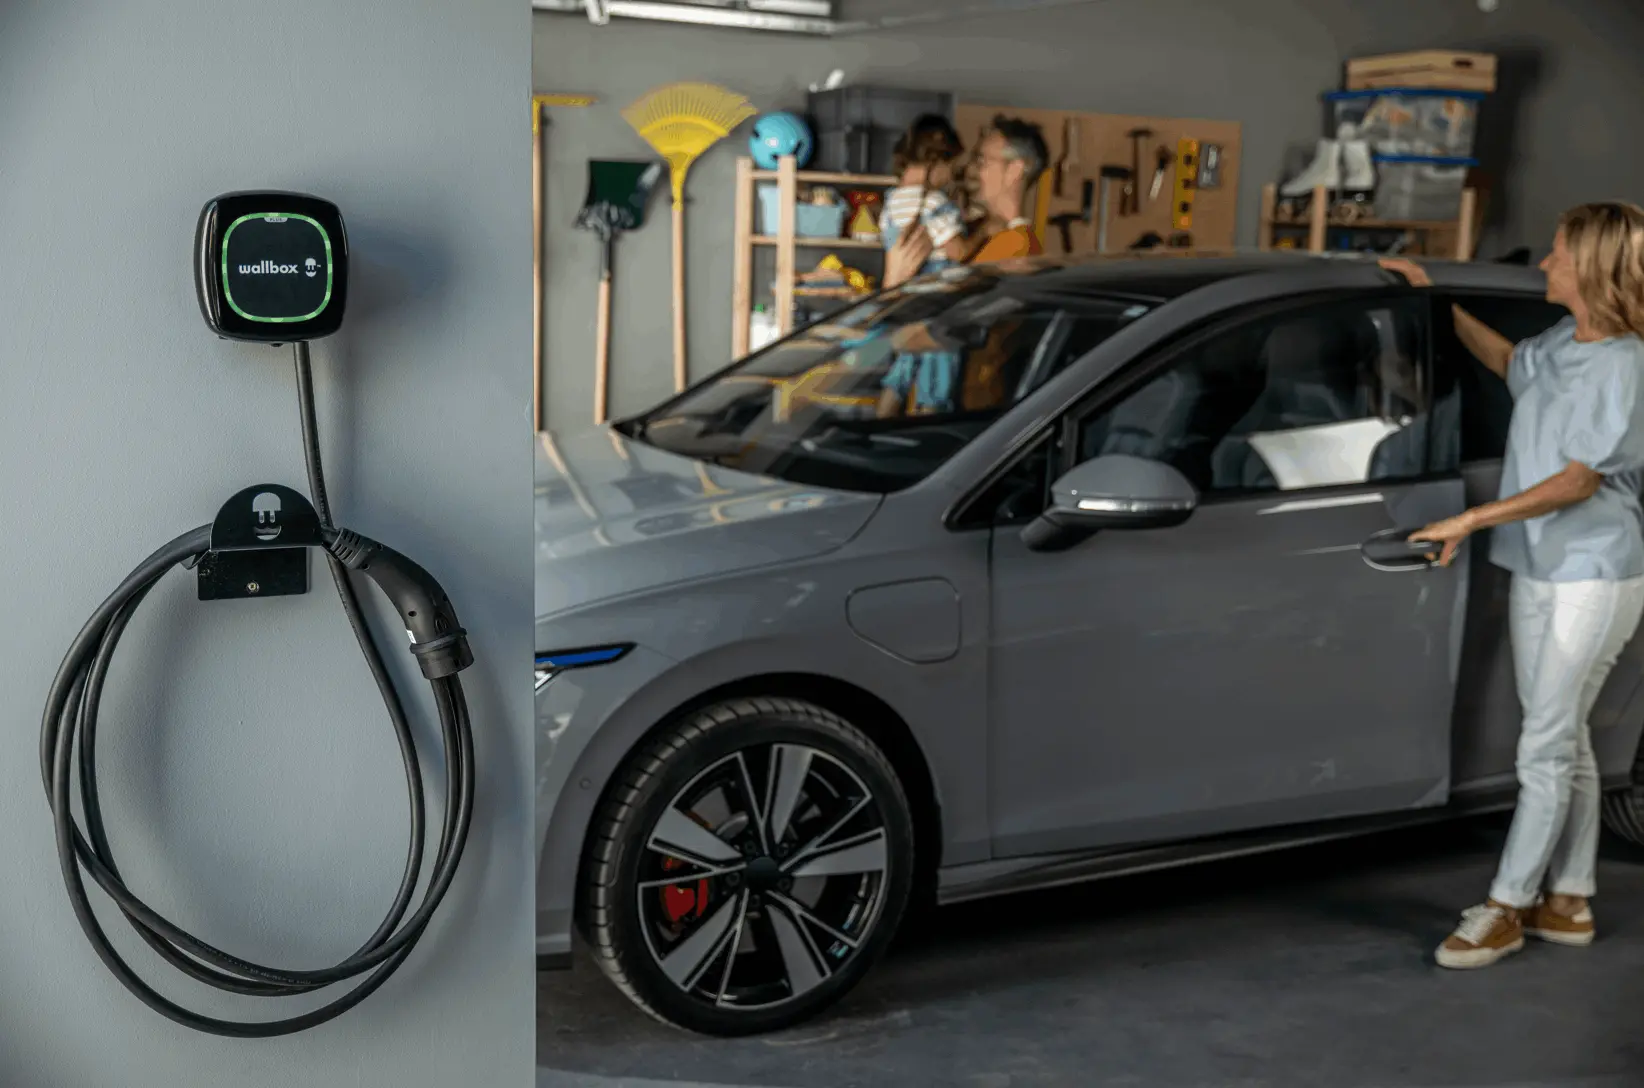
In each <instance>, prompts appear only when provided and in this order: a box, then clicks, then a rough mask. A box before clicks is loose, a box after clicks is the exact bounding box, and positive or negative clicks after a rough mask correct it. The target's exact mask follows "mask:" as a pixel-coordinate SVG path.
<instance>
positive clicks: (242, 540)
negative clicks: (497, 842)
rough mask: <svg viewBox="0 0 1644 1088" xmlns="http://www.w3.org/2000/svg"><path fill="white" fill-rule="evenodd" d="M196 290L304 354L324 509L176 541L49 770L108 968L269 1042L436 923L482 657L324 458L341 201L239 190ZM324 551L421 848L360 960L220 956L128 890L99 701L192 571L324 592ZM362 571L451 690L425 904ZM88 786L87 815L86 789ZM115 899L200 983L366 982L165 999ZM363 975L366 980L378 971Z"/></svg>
mask: <svg viewBox="0 0 1644 1088" xmlns="http://www.w3.org/2000/svg"><path fill="white" fill-rule="evenodd" d="M194 274H195V283H196V287H197V288H198V292H199V298H200V309H201V312H202V313H203V314H204V315H205V320H206V324H207V325H209V326H210V327H211V328H212V329H213V330H214V331H215V332H216V333H217V334H218V335H219V336H221V337H224V338H227V339H232V340H244V341H251V342H260V343H267V344H273V345H281V344H291V345H292V348H293V354H294V355H295V360H296V377H297V401H298V408H299V414H300V417H301V424H302V443H303V455H304V461H305V464H306V468H307V474H308V489H309V495H310V496H311V499H310V498H306V497H304V496H303V495H302V494H301V493H300V492H298V491H296V490H295V489H293V488H290V487H286V486H284V485H281V484H273V483H267V484H257V485H254V486H251V487H247V488H243V489H242V490H240V491H239V492H237V493H236V494H235V495H234V496H233V497H232V498H230V499H229V500H228V501H227V502H226V503H224V504H223V506H222V507H221V508H220V509H219V510H218V512H217V516H216V518H215V519H213V521H212V522H211V524H209V525H202V526H200V527H199V528H197V529H191V530H189V531H188V532H186V533H184V534H182V535H181V536H179V537H177V538H175V539H174V540H172V541H171V542H170V543H168V544H165V545H163V546H162V547H161V548H160V549H159V550H157V551H155V552H154V553H153V554H152V555H150V556H149V557H148V558H147V559H145V560H143V562H142V563H141V564H139V565H138V567H137V569H136V570H134V571H132V572H131V574H130V575H129V576H127V578H126V580H125V581H124V582H122V583H121V584H120V586H119V587H118V588H117V589H116V590H115V591H114V593H113V594H111V595H110V596H109V597H108V599H107V600H105V601H104V602H103V603H102V604H101V605H99V606H98V608H97V610H96V611H95V612H94V613H93V614H92V617H91V619H90V620H89V621H88V622H87V623H86V625H85V626H84V627H83V628H82V629H81V631H80V633H79V635H77V636H76V637H75V639H74V642H73V644H72V645H71V646H70V648H69V651H68V655H67V656H66V657H65V658H64V659H63V664H62V666H61V667H60V668H59V669H58V672H57V677H56V679H55V680H54V681H53V682H52V686H51V693H50V695H49V697H48V698H47V702H46V711H45V719H44V722H43V723H42V726H41V734H40V763H41V768H40V769H41V774H42V776H43V778H44V781H45V787H46V797H47V800H48V801H49V802H50V805H51V810H52V815H53V817H54V819H55V822H56V829H57V853H58V859H59V862H60V864H61V866H62V871H63V880H64V882H65V884H66V885H67V887H68V893H69V901H70V903H71V905H72V906H73V909H74V913H75V916H76V917H77V918H78V919H79V922H80V926H81V928H82V929H83V930H84V931H85V934H86V937H87V938H88V939H89V940H90V941H91V944H92V947H93V948H94V949H95V950H96V952H97V955H98V957H99V958H100V959H101V960H102V961H103V963H104V964H105V965H106V966H107V967H108V968H109V970H110V971H112V972H113V973H114V975H115V977H116V978H118V979H119V980H120V982H121V983H122V984H124V985H125V987H126V988H127V989H128V990H130V991H131V992H132V993H133V994H135V995H136V996H137V997H138V998H139V999H141V1000H142V1001H143V1002H144V1003H145V1004H147V1005H148V1006H149V1007H150V1008H152V1009H154V1010H155V1011H157V1012H159V1013H161V1014H163V1015H165V1016H167V1017H169V1018H170V1019H172V1020H174V1021H176V1022H177V1023H180V1024H183V1025H185V1026H187V1027H190V1028H194V1029H197V1030H199V1031H205V1032H210V1033H212V1034H216V1035H227V1036H237V1037H244V1038H265V1037H270V1036H275V1035H287V1034H291V1033H293V1032H297V1031H303V1030H305V1029H307V1028H310V1027H314V1026H315V1025H318V1024H322V1023H324V1022H326V1021H328V1020H331V1019H333V1018H334V1017H337V1016H340V1015H341V1014H342V1013H344V1012H346V1011H347V1010H349V1009H350V1008H352V1007H353V1006H355V1005H357V1004H359V1002H361V1001H363V1000H364V999H365V998H366V997H367V996H369V995H370V994H371V993H372V992H373V991H375V990H376V989H377V988H378V987H379V986H381V985H382V984H383V983H384V982H386V981H387V980H388V977H389V976H390V975H391V974H393V972H394V971H395V970H396V969H398V967H399V966H400V964H401V963H403V962H404V961H405V959H406V957H407V956H408V955H409V954H410V953H411V950H412V948H413V947H414V946H415V945H416V943H417V941H418V939H419V938H421V936H422V935H423V933H424V932H425V931H426V929H427V927H428V923H429V920H430V919H431V918H432V916H433V914H434V911H435V910H436V909H437V908H438V907H439V904H440V901H441V899H443V898H444V896H445V893H446V890H447V889H448V888H449V887H450V885H451V880H452V878H453V876H454V875H455V873H456V869H457V865H458V862H459V861H460V859H461V857H462V850H463V845H464V843H465V842H466V841H467V837H468V828H469V824H470V822H471V818H472V814H473V802H474V765H473V734H472V731H471V728H470V724H469V718H468V704H467V702H466V700H465V698H464V696H463V691H462V685H461V681H460V680H459V679H458V677H457V674H458V673H459V672H461V671H462V670H463V669H465V668H467V667H468V666H469V665H471V664H473V661H474V658H473V654H472V653H471V652H470V650H469V647H468V638H467V634H466V632H464V631H463V629H462V626H461V625H460V624H459V623H458V622H457V615H456V611H455V610H454V609H453V608H452V606H451V602H450V600H449V599H448V598H447V597H446V595H445V591H444V590H443V589H441V588H440V584H439V583H438V582H437V581H435V580H434V577H433V576H432V575H430V574H429V573H428V572H427V571H426V570H424V569H423V568H422V567H420V566H418V565H417V564H416V563H414V562H412V561H411V560H410V559H407V558H406V557H405V556H403V555H401V554H400V553H399V552H396V551H394V550H393V549H392V548H389V547H387V546H386V545H383V544H379V543H378V542H376V541H375V540H371V539H369V538H367V537H365V536H362V535H361V534H359V533H356V532H354V531H353V530H350V529H343V528H338V527H337V526H336V525H335V524H334V523H333V521H332V518H331V510H330V504H329V502H328V500H327V498H326V493H325V478H324V473H323V469H322V466H321V463H320V449H319V440H318V437H317V433H316V431H317V428H316V423H315V411H314V388H313V376H312V370H311V365H310V360H309V351H308V341H310V340H313V339H318V338H320V337H323V336H327V335H330V334H331V333H334V332H336V331H337V329H338V328H340V327H341V325H342V318H343V312H344V309H345V304H346V301H347V297H348V240H347V236H346V232H345V231H344V228H343V221H342V214H341V212H339V211H338V209H337V207H336V205H334V204H331V203H329V202H328V201H324V200H321V199H319V198H317V197H313V196H308V195H306V194H302V193H284V192H236V193H228V194H225V195H223V196H220V197H217V198H216V199H214V200H211V201H209V202H208V203H207V204H206V205H205V208H204V209H203V210H202V211H201V213H200V220H199V225H198V229H197V230H196V233H195V260H194ZM311 549H318V550H320V551H323V552H324V553H325V555H326V561H327V564H328V565H329V567H330V569H331V576H332V580H333V582H334V583H335V585H336V589H337V594H338V596H339V597H340V598H341V600H342V605H343V610H344V612H345V613H346V614H347V616H348V621H349V624H350V626H351V627H352V628H353V630H354V634H355V637H356V638H357V640H358V641H359V644H360V649H361V650H362V651H363V652H364V654H365V659H366V664H367V665H368V667H369V668H370V670H371V673H372V676H373V677H374V678H375V680H376V682H377V687H378V689H379V690H380V691H381V692H382V697H383V702H384V704H385V705H386V707H387V710H388V717H389V720H390V722H391V724H392V726H393V728H394V732H395V734H396V737H397V739H398V741H399V747H400V755H401V759H402V760H403V762H404V764H405V775H406V782H407V785H408V788H409V790H410V794H411V821H410V824H411V826H410V849H409V856H408V858H407V860H406V866H405V873H404V877H403V878H402V880H401V883H400V888H399V891H398V893H397V894H396V895H395V897H394V901H393V904H392V905H391V906H390V908H389V911H388V915H387V917H385V918H384V919H383V922H382V924H381V925H380V926H379V927H378V928H377V931H376V932H375V933H373V934H372V935H371V937H370V938H369V939H368V940H367V941H366V942H365V944H364V945H362V946H361V948H360V949H359V951H357V952H355V953H354V954H353V955H351V956H349V957H348V958H347V959H346V960H344V961H343V962H341V963H339V964H337V965H336V966H334V967H329V968H324V969H320V970H292V969H286V968H276V967H268V966H264V965H261V964H257V963H252V962H249V961H247V960H244V959H241V958H240V957H238V956H235V955H232V954H231V953H228V952H224V951H222V950H220V949H217V948H214V947H212V946H211V945H209V944H207V943H206V942H204V941H202V940H200V939H199V938H198V937H195V936H193V935H192V934H190V933H188V932H187V931H185V930H183V929H182V928H180V927H179V926H177V925H176V924H175V923H173V922H171V921H169V920H168V919H166V918H165V917H163V916H162V915H160V914H159V913H157V912H156V911H155V910H154V909H153V908H152V907H150V906H148V905H147V904H146V903H144V902H143V901H142V900H141V899H139V898H137V896H135V895H134V894H132V892H131V891H130V889H128V888H127V887H126V886H125V883H124V881H123V880H122V878H121V876H120V871H119V869H118V867H117V866H116V865H115V861H114V858H113V855H112V853H111V851H110V848H109V841H108V835H107V833H106V828H105V825H104V822H103V814H102V806H101V804H100V803H99V799H98V792H97V758H96V751H97V749H96V739H97V729H98V724H99V723H98V706H99V703H100V701H101V698H102V693H103V685H104V683H105V681H106V679H107V676H108V670H109V664H110V662H111V660H112V659H113V656H114V651H115V648H116V647H117V646H118V644H119V641H120V638H121V636H122V635H123V634H124V632H125V629H126V625H127V624H128V623H129V622H130V620H131V617H132V615H133V613H135V611H136V610H137V608H138V607H139V606H140V605H141V604H142V602H143V600H144V598H145V597H146V596H147V595H148V593H149V591H150V590H152V589H153V588H154V586H155V585H156V584H157V583H158V582H159V581H160V579H161V578H163V577H164V576H165V574H166V573H167V572H168V571H169V570H171V568H173V567H175V566H182V567H184V568H185V569H192V570H193V571H194V573H195V577H196V585H197V592H198V596H199V598H200V599H201V600H203V601H212V600H248V599H253V598H258V597H277V596H285V595H290V594H299V593H306V592H308V554H309V551H310V550H311ZM350 572H357V573H359V574H362V575H364V576H365V577H366V578H368V579H370V580H371V581H372V582H373V583H375V585H376V586H377V588H378V590H379V591H381V592H382V594H383V595H384V596H385V597H387V598H388V600H389V602H390V603H391V604H392V605H393V606H394V609H395V610H396V611H397V612H398V613H399V617H400V620H401V622H402V623H403V625H404V627H405V632H406V635H407V637H408V638H409V639H410V643H411V653H412V655H413V656H414V657H415V658H416V661H417V663H418V665H419V666H420V667H421V669H422V674H423V676H424V677H425V678H427V680H428V681H429V684H430V685H431V687H432V688H433V695H434V703H435V706H436V708H437V710H438V713H439V718H440V726H441V733H442V738H443V746H444V757H445V767H446V777H447V786H446V789H445V811H444V813H443V815H442V817H441V821H440V835H439V845H438V846H437V848H436V849H435V852H434V859H433V866H432V872H431V873H430V874H429V876H428V882H427V885H426V889H425V891H424V892H423V895H422V898H421V900H420V902H419V903H418V906H417V907H416V909H415V910H413V909H412V908H411V903H412V900H413V897H414V895H415V893H416V889H417V886H418V884H419V883H420V882H421V881H422V878H423V870H424V868H425V864H426V860H427V859H426V851H425V842H424V839H425V836H426V822H427V814H426V803H425V800H424V796H423V784H422V773H421V769H420V767H419V762H418V759H417V749H416V743H415V740H414V738H413V736H412V733H411V728H410V725H409V723H408V722H407V720H406V717H405V711H404V709H403V707H402V706H401V704H400V699H399V695H398V693H397V692H396V691H395V688H394V683H393V680H392V678H391V677H390V675H389V673H388V670H387V668H386V666H385V665H384V663H383V659H382V655H381V654H380V653H379V652H378V649H377V646H376V643H375V641H374V639H373V637H372V634H371V629H370V627H369V626H368V625H367V623H366V620H365V616H364V614H363V613H362V612H361V609H360V604H359V599H358V598H357V596H356V595H355V591H354V584H353V581H352V580H351V577H350ZM74 779H77V780H78V782H79V793H80V809H81V812H80V816H81V818H80V819H79V820H76V819H75V813H74V808H73V801H72V792H71V780H74ZM87 875H89V876H90V877H91V878H92V880H93V881H94V882H95V883H96V884H97V885H98V886H99V887H101V888H102V889H103V891H104V892H105V893H107V895H108V897H109V898H110V899H111V900H113V902H114V904H115V906H116V907H117V908H118V909H119V911H120V913H121V914H122V915H123V916H124V917H125V919H126V921H127V922H129V923H130V924H131V926H132V927H133V929H135V930H136V932H137V934H138V936H140V937H141V938H142V939H143V941H144V942H145V943H146V944H147V945H148V946H149V947H150V948H152V949H153V950H154V951H155V952H157V953H158V954H159V955H160V956H161V957H162V958H163V959H165V960H166V961H167V962H168V963H170V964H171V965H172V966H173V967H175V968H177V969H178V970H179V971H181V972H182V973H184V974H186V975H188V976H189V977H191V978H194V979H196V980H198V981H200V982H204V983H206V984H208V985H210V986H213V987H215V988H217V989H219V990H224V991H227V992H230V993H238V994H249V995H253V996H260V997H282V996H293V995H298V994H308V993H314V992H316V991H319V990H323V989H326V988H327V987H330V986H332V985H335V984H337V983H342V982H346V981H349V980H358V981H357V982H356V984H355V985H354V986H353V987H352V988H351V989H349V990H348V991H347V992H345V993H343V994H341V995H340V996H339V997H337V998H335V999H334V1000H332V1001H331V1002H329V1003H328V1004H325V1005H322V1006H320V1007H319V1008H316V1009H313V1010H312V1011H309V1012H306V1013H302V1014H300V1015H296V1016H290V1017H287V1018H285V1019H282V1020H270V1021H260V1022H242V1021H233V1020H222V1019H216V1018H212V1017H208V1016H203V1015H201V1014H199V1013H196V1012H193V1011H191V1010H189V1009H186V1008H183V1007H182V1006H181V1005H178V1004H176V1003H175V1002H173V1001H171V1000H169V999H168V998H166V997H164V996H162V995H161V994H159V993H158V992H156V991H155V990H154V989H152V988H151V987H150V986H149V985H148V984H147V983H145V982H144V981H143V980H142V979H141V978H139V977H138V976H137V974H136V973H135V972H134V971H133V970H132V969H131V967H130V965H129V964H127V963H126V962H125V960H124V959H122V958H121V956H120V955H119V953H118V952H116V950H115V949H114V947H113V945H112V944H111V943H110V942H109V939H108V936H107V934H106V933H105V932H104V931H103V928H102V923H101V922H100V921H99V920H98V918H97V916H96V915H95V914H94V913H93V911H92V907H91V902H90V899H89V897H88V896H87V893H86V886H85V881H84V876H87ZM362 976H363V977H362Z"/></svg>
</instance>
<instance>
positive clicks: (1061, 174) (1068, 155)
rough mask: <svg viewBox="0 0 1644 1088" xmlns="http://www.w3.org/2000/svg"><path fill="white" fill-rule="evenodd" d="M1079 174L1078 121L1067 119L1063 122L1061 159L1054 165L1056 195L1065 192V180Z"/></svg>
mask: <svg viewBox="0 0 1644 1088" xmlns="http://www.w3.org/2000/svg"><path fill="white" fill-rule="evenodd" d="M1078 173H1079V119H1078V118H1077V117H1069V118H1068V119H1067V120H1066V121H1065V122H1063V128H1062V157H1061V158H1060V159H1059V160H1058V161H1057V163H1056V195H1057V196H1062V195H1063V194H1064V192H1065V191H1066V187H1067V179H1068V178H1069V177H1070V176H1077V175H1078Z"/></svg>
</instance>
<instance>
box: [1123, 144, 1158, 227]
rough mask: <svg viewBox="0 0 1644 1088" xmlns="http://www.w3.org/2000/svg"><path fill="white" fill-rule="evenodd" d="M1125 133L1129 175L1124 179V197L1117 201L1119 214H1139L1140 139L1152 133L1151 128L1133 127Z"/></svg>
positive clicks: (1140, 179)
mask: <svg viewBox="0 0 1644 1088" xmlns="http://www.w3.org/2000/svg"><path fill="white" fill-rule="evenodd" d="M1125 135H1126V136H1128V137H1129V139H1130V177H1128V178H1126V179H1125V192H1124V199H1123V200H1122V201H1120V203H1119V214H1120V215H1139V214H1141V210H1142V141H1143V140H1145V139H1147V138H1148V137H1149V136H1151V135H1153V130H1152V129H1150V128H1133V129H1131V130H1130V131H1129V132H1128V133H1126V134H1125Z"/></svg>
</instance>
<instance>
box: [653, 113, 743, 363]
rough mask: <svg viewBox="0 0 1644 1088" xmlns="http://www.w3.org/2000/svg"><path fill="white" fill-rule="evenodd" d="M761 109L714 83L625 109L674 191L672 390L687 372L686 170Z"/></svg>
mask: <svg viewBox="0 0 1644 1088" xmlns="http://www.w3.org/2000/svg"><path fill="white" fill-rule="evenodd" d="M758 112H759V111H758V110H756V109H754V108H753V106H752V105H751V104H750V103H749V102H748V100H747V99H746V98H743V97H742V96H741V95H739V94H737V93H736V92H735V91H729V90H726V89H725V88H724V87H716V86H715V85H713V84H712V83H672V84H669V85H667V86H664V87H658V88H656V89H655V90H653V91H651V92H649V93H648V94H646V95H645V96H644V97H642V98H641V99H639V101H637V102H635V103H633V104H632V105H631V106H629V107H628V108H627V109H625V110H623V111H622V117H623V119H624V120H626V121H627V122H628V123H629V124H630V125H632V126H633V128H634V131H635V132H638V133H639V135H640V136H641V137H642V138H643V139H644V140H645V142H646V143H648V144H650V145H651V147H652V148H653V149H655V151H656V153H657V154H658V155H661V156H662V157H663V158H664V159H665V160H667V163H668V174H669V180H670V181H671V182H672V183H673V190H674V388H675V390H676V391H677V392H683V391H684V389H685V384H686V374H685V174H686V172H687V171H688V170H690V168H691V164H692V163H693V162H695V161H696V160H697V157H698V156H700V155H701V154H702V153H703V152H704V151H706V150H708V148H710V147H712V146H713V145H714V144H716V143H718V142H719V141H720V140H723V139H724V138H725V137H726V136H729V135H730V133H731V130H732V129H734V128H736V126H738V125H740V124H741V123H742V122H744V121H746V120H747V119H748V118H750V117H752V116H754V115H755V114H756V113H758Z"/></svg>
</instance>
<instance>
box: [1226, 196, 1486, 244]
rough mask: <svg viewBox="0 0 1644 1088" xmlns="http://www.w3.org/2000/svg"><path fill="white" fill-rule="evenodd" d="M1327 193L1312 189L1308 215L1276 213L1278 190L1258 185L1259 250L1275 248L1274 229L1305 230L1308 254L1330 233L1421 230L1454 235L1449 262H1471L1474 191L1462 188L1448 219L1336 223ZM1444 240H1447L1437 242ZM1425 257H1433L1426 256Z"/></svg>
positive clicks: (1475, 219)
mask: <svg viewBox="0 0 1644 1088" xmlns="http://www.w3.org/2000/svg"><path fill="white" fill-rule="evenodd" d="M1329 205H1330V193H1329V191H1328V190H1326V189H1325V188H1324V187H1323V186H1322V185H1321V186H1319V187H1318V188H1315V189H1314V190H1313V196H1312V202H1311V205H1310V207H1309V212H1310V214H1309V215H1307V216H1306V217H1298V216H1294V215H1286V214H1284V213H1282V212H1280V211H1279V187H1278V186H1277V185H1271V184H1270V185H1264V186H1262V207H1261V221H1260V228H1259V230H1260V233H1259V235H1258V242H1259V244H1260V246H1261V248H1262V249H1273V248H1276V247H1275V246H1274V244H1273V233H1274V231H1275V230H1281V229H1289V230H1305V231H1307V250H1308V252H1311V253H1323V252H1324V251H1325V242H1326V240H1327V239H1328V237H1329V234H1330V232H1331V231H1333V230H1404V231H1421V232H1424V233H1431V234H1436V235H1441V236H1442V235H1446V234H1451V233H1453V234H1454V235H1455V244H1454V248H1453V250H1452V254H1451V259H1453V260H1457V261H1470V260H1472V259H1473V249H1474V248H1475V246H1476V244H1477V239H1478V228H1479V219H1480V214H1479V213H1480V210H1481V205H1480V201H1479V194H1478V190H1476V189H1473V188H1467V189H1463V190H1462V193H1461V211H1460V213H1459V214H1458V215H1457V216H1456V218H1454V219H1451V220H1438V221H1432V220H1421V219H1351V220H1346V219H1344V220H1341V221H1339V222H1338V221H1336V220H1334V219H1332V218H1331V217H1330V214H1329V212H1330V207H1329ZM1440 240H1444V241H1447V240H1448V239H1442V238H1441V239H1440ZM1427 256H1429V257H1432V256H1437V254H1435V253H1428V254H1427Z"/></svg>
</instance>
